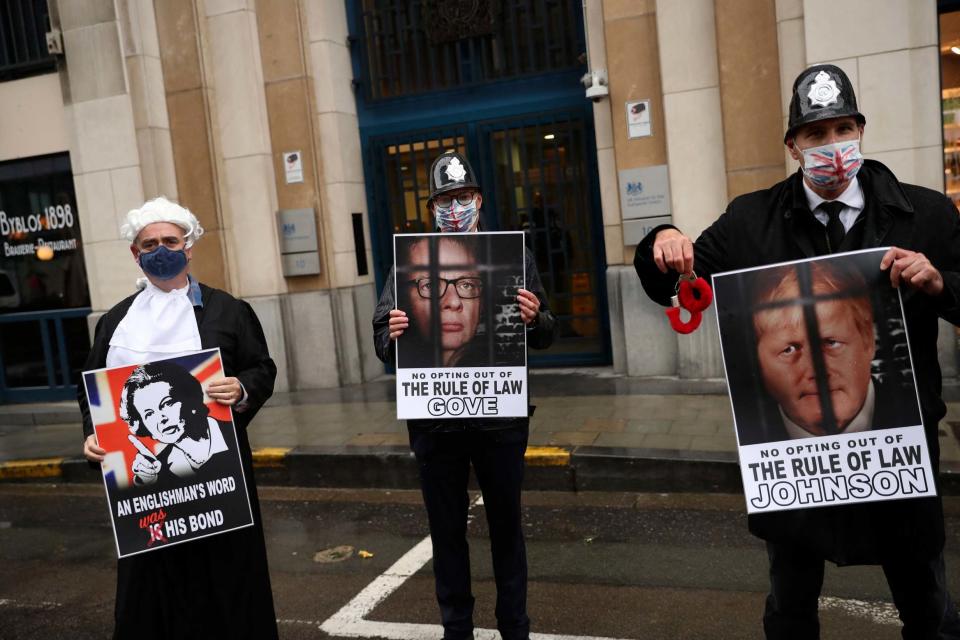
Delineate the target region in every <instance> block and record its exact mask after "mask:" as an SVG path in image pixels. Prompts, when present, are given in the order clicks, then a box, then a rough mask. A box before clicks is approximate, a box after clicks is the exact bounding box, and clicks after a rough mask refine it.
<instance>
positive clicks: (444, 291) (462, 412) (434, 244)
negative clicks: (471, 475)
mask: <svg viewBox="0 0 960 640" xmlns="http://www.w3.org/2000/svg"><path fill="white" fill-rule="evenodd" d="M394 273H395V274H396V275H395V277H396V280H395V282H394V284H395V286H396V292H397V308H398V309H400V310H402V311H404V312H406V314H407V318H408V320H409V327H408V328H407V329H406V331H404V333H403V335H402V336H400V338H399V339H398V340H397V349H396V353H397V363H396V364H397V418H398V419H401V420H407V419H419V418H508V417H524V416H526V415H527V334H526V327H525V325H524V324H523V320H522V318H521V317H520V307H519V304H518V303H517V291H518V290H519V289H520V288H522V287H523V286H524V283H525V276H526V274H525V273H524V244H523V233H522V232H519V231H512V232H490V233H479V232H478V233H457V234H452V233H443V234H441V233H423V234H400V235H396V236H394Z"/></svg>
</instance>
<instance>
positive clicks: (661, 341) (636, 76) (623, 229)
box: [585, 0, 677, 376]
mask: <svg viewBox="0 0 960 640" xmlns="http://www.w3.org/2000/svg"><path fill="white" fill-rule="evenodd" d="M587 6H588V10H587V14H586V16H585V19H586V21H587V29H588V33H589V39H590V55H591V65H592V66H593V67H594V68H600V67H605V68H606V69H607V74H608V77H609V85H610V99H609V100H604V101H602V102H599V103H596V104H595V105H594V109H593V112H594V120H595V123H596V131H597V158H598V166H599V172H600V188H601V196H602V203H603V220H604V231H605V234H604V236H605V241H606V249H607V263H608V265H609V266H608V268H607V293H608V299H609V304H610V323H611V326H610V333H611V338H612V342H613V363H614V370H615V371H617V372H618V373H626V374H628V375H634V376H650V375H674V374H676V371H677V341H676V338H675V337H674V334H673V332H672V331H671V329H670V326H669V324H668V323H667V321H666V317H665V316H664V314H663V310H662V308H661V307H660V306H659V305H658V304H656V303H654V302H652V301H651V300H650V299H648V298H647V296H646V294H645V293H644V292H643V289H642V287H641V286H640V280H639V279H638V278H637V274H636V271H634V268H633V254H634V251H635V246H636V242H637V239H638V238H637V237H636V235H637V230H635V229H632V228H627V224H631V225H634V226H636V225H638V223H637V222H633V223H627V224H624V223H623V221H622V215H621V210H620V200H619V195H620V194H619V181H618V175H619V174H618V172H619V171H623V170H625V169H637V168H641V167H647V166H652V165H663V164H667V143H666V130H665V126H664V108H663V94H662V92H661V81H660V57H659V51H658V46H657V41H658V37H657V17H656V3H655V2H654V1H653V0H643V1H641V2H636V1H628V0H607V1H606V2H604V3H603V11H602V13H601V12H600V3H588V5H587ZM600 20H602V27H603V28H602V30H601V29H599V28H597V27H596V23H597V22H599V21H600ZM601 38H602V40H601ZM636 100H650V111H651V130H652V132H653V135H652V136H650V137H644V138H636V139H630V138H629V136H628V131H627V121H626V107H625V105H626V103H627V102H628V101H636ZM628 231H629V233H628Z"/></svg>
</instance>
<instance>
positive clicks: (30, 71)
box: [0, 0, 56, 81]
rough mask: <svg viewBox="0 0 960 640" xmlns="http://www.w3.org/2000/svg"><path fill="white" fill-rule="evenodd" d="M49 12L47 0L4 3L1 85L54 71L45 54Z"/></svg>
mask: <svg viewBox="0 0 960 640" xmlns="http://www.w3.org/2000/svg"><path fill="white" fill-rule="evenodd" d="M49 30H50V10H49V9H48V7H47V0H4V2H3V11H0V81H4V80H14V79H16V78H22V77H25V76H31V75H35V74H38V73H46V72H48V71H51V70H53V69H55V68H56V58H55V57H54V56H51V55H50V54H49V53H48V52H47V31H49Z"/></svg>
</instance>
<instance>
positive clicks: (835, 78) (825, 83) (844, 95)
mask: <svg viewBox="0 0 960 640" xmlns="http://www.w3.org/2000/svg"><path fill="white" fill-rule="evenodd" d="M847 116H853V117H854V118H856V119H857V123H858V124H860V125H861V126H863V125H864V124H866V122H867V119H866V118H864V117H863V114H862V113H860V112H859V111H857V96H856V95H854V93H853V85H851V84H850V78H848V77H847V74H845V73H844V72H843V69H841V68H840V67H835V66H834V65H832V64H818V65H814V66H812V67H810V68H808V69H804V71H803V73H801V74H800V75H799V76H797V79H796V80H794V82H793V97H792V98H791V99H790V119H789V121H788V122H787V132H786V133H785V134H784V136H783V141H784V143H786V141H787V140H789V139H790V138H792V137H793V135H794V134H795V133H796V132H797V129H799V128H800V127H802V126H803V125H805V124H809V123H811V122H817V121H818V120H827V119H828V118H843V117H847Z"/></svg>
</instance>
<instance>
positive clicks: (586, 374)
mask: <svg viewBox="0 0 960 640" xmlns="http://www.w3.org/2000/svg"><path fill="white" fill-rule="evenodd" d="M530 390H531V401H532V403H533V404H534V405H536V406H537V409H536V412H535V413H534V416H533V418H532V419H531V433H530V444H531V445H534V446H537V445H550V446H558V447H565V448H568V449H570V448H575V447H596V448H604V449H613V450H617V451H618V452H619V455H636V456H638V457H656V458H662V459H663V458H666V459H692V458H696V459H700V460H714V461H723V462H730V463H732V462H734V461H735V459H736V458H735V452H736V439H735V437H734V431H733V418H732V415H731V411H730V401H729V399H728V397H727V395H726V384H725V383H724V382H723V381H722V380H679V379H675V378H630V377H626V376H621V375H617V374H614V373H613V372H612V370H611V369H610V368H602V367H600V368H582V369H571V370H555V369H554V370H533V371H531V372H530ZM944 397H945V399H946V400H947V401H948V403H947V406H948V414H947V417H946V418H945V420H944V422H942V423H941V425H940V445H941V460H942V461H943V468H944V470H945V471H948V472H951V471H952V472H958V473H960V388H958V387H957V386H948V387H946V388H945V393H944ZM394 398H395V394H394V381H393V378H392V377H390V376H384V377H383V378H381V379H378V380H376V381H373V382H369V383H366V384H362V385H352V386H347V387H341V388H337V389H321V390H315V391H298V392H293V393H281V394H276V395H275V396H274V397H273V398H271V399H270V401H269V402H268V404H267V405H266V406H265V407H264V408H263V409H262V410H261V411H260V413H259V415H258V416H257V417H256V419H255V420H254V421H253V423H252V424H251V426H250V428H249V435H250V443H251V446H253V447H255V448H282V449H296V448H311V447H313V448H317V447H328V448H330V447H335V448H337V449H336V450H337V451H339V452H342V453H349V452H350V451H351V450H352V451H354V452H363V451H366V450H367V449H365V448H369V447H395V448H397V449H398V450H403V449H404V448H405V447H406V446H407V431H406V427H405V425H404V423H403V422H401V421H398V420H396V417H395V403H394ZM81 440H82V437H81V432H80V426H79V412H78V410H77V408H76V405H75V404H72V403H55V404H48V405H6V406H0V463H3V462H6V461H11V460H23V459H35V458H46V457H51V456H63V457H67V458H70V457H77V456H79V454H80V450H81Z"/></svg>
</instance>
